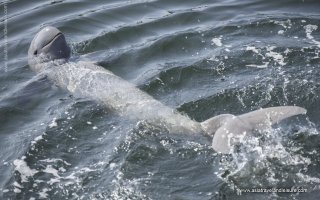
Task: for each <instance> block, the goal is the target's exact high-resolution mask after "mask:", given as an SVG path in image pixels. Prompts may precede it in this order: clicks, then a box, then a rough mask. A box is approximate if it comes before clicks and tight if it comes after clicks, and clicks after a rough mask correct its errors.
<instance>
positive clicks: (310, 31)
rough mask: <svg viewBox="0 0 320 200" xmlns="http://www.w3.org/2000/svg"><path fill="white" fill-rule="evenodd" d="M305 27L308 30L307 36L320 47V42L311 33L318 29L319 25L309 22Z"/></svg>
mask: <svg viewBox="0 0 320 200" xmlns="http://www.w3.org/2000/svg"><path fill="white" fill-rule="evenodd" d="M304 29H305V30H306V35H307V38H308V39H309V40H311V41H312V42H313V43H314V44H315V45H316V46H318V48H320V42H319V41H317V40H315V39H314V37H313V36H312V35H311V33H312V32H313V31H315V30H317V29H318V26H317V25H312V24H308V25H306V26H304Z"/></svg>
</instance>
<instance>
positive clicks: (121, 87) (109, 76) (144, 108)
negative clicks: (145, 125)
mask: <svg viewBox="0 0 320 200" xmlns="http://www.w3.org/2000/svg"><path fill="white" fill-rule="evenodd" d="M69 57H70V48H69V46H68V45H67V42H66V40H65V37H64V35H63V34H62V33H61V32H60V31H59V30H58V29H57V28H55V27H51V26H48V27H45V28H43V29H42V30H41V31H40V32H38V33H37V35H36V36H35V37H34V38H33V40H32V42H31V45H30V48H29V51H28V62H29V65H30V67H31V69H32V70H34V71H36V72H39V73H43V74H45V75H46V76H47V77H48V78H49V79H50V80H52V81H54V82H55V84H57V85H58V86H59V87H61V88H63V89H66V90H68V91H70V92H71V93H76V94H79V95H81V96H84V97H89V98H91V99H93V100H95V101H97V102H99V103H101V104H103V105H105V106H106V107H108V108H111V109H112V110H114V111H116V112H117V113H118V114H119V115H121V116H126V117H128V118H134V119H138V120H146V121H148V122H150V123H156V124H158V125H162V126H164V127H166V128H167V129H168V131H169V132H173V133H189V134H199V133H203V134H205V135H209V136H210V137H212V138H213V141H212V146H213V148H214V149H215V150H216V151H218V152H221V153H229V152H230V149H231V146H232V143H231V142H232V138H234V136H236V135H243V134H248V133H250V132H252V131H254V130H261V129H265V128H266V127H270V126H271V125H272V124H275V123H278V122H280V121H281V120H283V119H285V118H288V117H291V116H294V115H298V114H305V113H306V110H305V109H304V108H301V107H298V106H281V107H271V108H266V109H260V110H256V111H253V112H249V113H246V114H243V115H239V116H234V115H231V114H223V115H218V116H216V117H213V118H210V119H208V120H206V121H204V122H201V123H199V122H196V121H193V120H191V119H190V118H189V117H187V116H185V115H182V114H180V113H178V112H177V111H176V110H174V109H172V108H169V107H167V106H165V105H163V104H162V103H161V102H159V101H157V100H155V99H154V98H152V97H151V96H150V95H148V94H147V93H145V92H143V91H141V90H139V89H138V88H137V87H136V86H135V85H134V84H131V83H129V82H127V81H125V80H123V79H122V78H120V77H118V76H116V75H114V74H113V73H112V72H110V71H108V70H106V69H104V68H103V67H100V66H98V65H96V64H94V63H90V62H77V63H74V62H68V59H69Z"/></svg>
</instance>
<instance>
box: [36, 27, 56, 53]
mask: <svg viewBox="0 0 320 200" xmlns="http://www.w3.org/2000/svg"><path fill="white" fill-rule="evenodd" d="M58 34H61V32H60V31H59V29H57V28H55V27H53V26H46V27H44V28H43V29H41V31H39V33H38V34H37V35H36V36H35V38H34V41H35V44H34V47H35V48H36V49H41V48H43V47H44V46H46V45H47V44H49V43H50V42H51V41H52V39H53V38H54V37H56V36H57V35H58Z"/></svg>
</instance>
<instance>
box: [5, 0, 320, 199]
mask: <svg viewBox="0 0 320 200" xmlns="http://www.w3.org/2000/svg"><path fill="white" fill-rule="evenodd" d="M1 13H2V15H1V21H0V28H1V33H0V34H1V40H0V45H1V59H0V66H1V69H0V71H1V73H0V199H41V198H42V199H201V200H202V199H310V200H311V199H312V200H313V199H318V198H319V197H320V186H319V185H320V159H319V156H318V155H317V154H319V152H320V135H319V132H318V130H319V128H320V118H319V115H320V97H319V92H320V64H319V62H320V58H319V52H320V2H319V1H318V0H304V1H301V0H300V1H295V0H283V1H276V0H270V1H262V0H243V1H236V0H227V1H222V0H220V1H209V0H207V1H205V0H201V1H197V0H185V1H182V0H180V1H179V0H161V1H152V0H150V1H148V0H145V1H142V0H140V1H139V0H131V1H112V0H110V1H103V0H100V1H99V0H92V1H83V0H78V1H63V0H61V1H22V0H16V1H14V0H13V1H6V3H4V2H1ZM45 25H52V26H56V27H58V28H59V29H60V30H61V31H62V32H64V33H65V34H66V37H67V40H68V42H69V43H70V44H71V46H72V50H73V56H72V59H73V60H76V61H77V60H91V61H96V62H98V63H99V64H100V65H101V66H103V67H105V68H106V69H108V70H110V71H112V72H113V73H115V74H116V75H118V76H120V77H122V78H124V79H125V80H127V81H129V82H132V83H135V84H137V85H138V87H139V88H140V89H142V90H144V91H145V92H147V93H149V94H150V95H151V96H153V97H154V98H156V99H158V100H159V101H161V102H162V103H163V104H165V105H168V106H171V107H173V108H176V109H178V110H179V111H180V112H181V113H184V114H186V115H188V116H190V117H191V118H192V119H194V120H197V121H203V120H206V119H208V118H210V117H213V116H215V115H218V114H222V113H232V114H241V113H245V112H249V111H251V110H255V109H258V108H261V107H270V106H279V105H299V106H302V107H305V108H306V109H307V110H308V114H307V116H299V117H294V118H291V119H289V120H286V121H284V122H283V123H281V124H279V125H277V126H275V127H274V128H273V129H272V130H268V131H266V132H264V133H262V134H261V133H260V134H255V135H253V137H252V138H248V139H247V140H246V141H244V142H243V144H241V145H240V146H239V149H240V150H239V151H236V152H234V153H233V154H232V155H228V156H222V155H218V154H216V153H215V151H214V150H212V148H211V144H210V141H205V140H199V141H195V140H192V139H191V138H188V137H186V136H182V135H176V134H167V133H166V132H164V131H163V130H162V129H161V127H154V126H151V125H148V124H146V123H144V122H139V123H138V124H132V123H130V122H129V121H128V120H126V119H123V118H121V117H119V116H118V115H117V114H116V113H113V112H111V111H110V110H107V109H105V108H103V107H101V106H99V105H97V104H96V103H95V102H93V101H90V100H88V99H84V98H79V97H74V96H72V95H71V94H69V93H67V92H65V91H63V90H61V89H59V88H58V87H56V86H55V85H53V84H51V83H50V82H48V81H47V80H39V79H38V78H37V77H36V74H35V73H34V72H32V71H31V70H30V69H29V66H28V64H27V50H28V47H29V44H30V42H31V40H32V38H33V37H34V35H35V34H36V33H37V32H38V31H39V30H40V28H41V27H43V26H45ZM6 51H7V52H8V58H6V57H5V55H6ZM155 109H156V108H155ZM292 187H294V188H303V189H307V192H305V193H244V192H243V193H242V194H241V195H239V194H238V193H237V191H238V190H237V189H246V188H292Z"/></svg>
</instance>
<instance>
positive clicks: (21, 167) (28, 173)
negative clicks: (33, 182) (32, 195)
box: [13, 157, 38, 182]
mask: <svg viewBox="0 0 320 200" xmlns="http://www.w3.org/2000/svg"><path fill="white" fill-rule="evenodd" d="M13 165H14V166H15V170H16V171H18V172H19V173H20V177H21V182H28V178H29V177H32V176H33V175H35V174H36V173H38V171H37V170H34V169H31V168H30V167H29V166H28V165H27V163H26V162H25V161H24V157H23V158H22V160H19V159H16V160H14V161H13Z"/></svg>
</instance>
